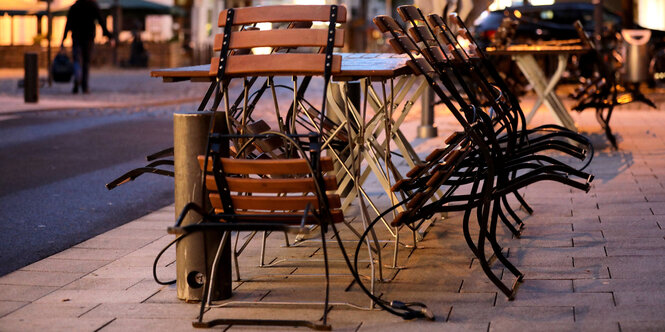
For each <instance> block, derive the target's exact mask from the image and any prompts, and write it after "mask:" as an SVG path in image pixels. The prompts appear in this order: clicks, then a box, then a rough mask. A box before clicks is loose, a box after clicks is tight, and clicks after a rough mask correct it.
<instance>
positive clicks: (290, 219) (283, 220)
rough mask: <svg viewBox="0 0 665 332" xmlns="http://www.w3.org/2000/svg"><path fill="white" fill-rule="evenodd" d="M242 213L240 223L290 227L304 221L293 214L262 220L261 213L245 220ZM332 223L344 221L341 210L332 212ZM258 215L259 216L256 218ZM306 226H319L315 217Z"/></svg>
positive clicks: (266, 217) (240, 213) (267, 214)
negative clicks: (287, 225) (277, 224)
mask: <svg viewBox="0 0 665 332" xmlns="http://www.w3.org/2000/svg"><path fill="white" fill-rule="evenodd" d="M223 212H224V211H223V210H221V209H215V213H223ZM243 214H244V213H242V212H239V213H238V216H239V218H238V219H237V221H238V222H248V223H251V222H255V223H280V224H289V225H299V224H300V222H301V220H302V215H298V214H297V213H296V214H291V213H265V218H261V216H260V215H261V214H260V213H257V214H255V213H247V214H253V215H255V216H252V217H247V218H243ZM330 214H331V217H332V221H333V222H334V223H340V222H342V221H344V213H343V212H342V211H341V210H332V211H330ZM256 215H258V216H256ZM305 224H307V225H312V224H318V221H317V220H316V219H315V218H313V217H308V218H307V219H306V221H305Z"/></svg>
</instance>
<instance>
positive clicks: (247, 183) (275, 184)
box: [206, 175, 337, 194]
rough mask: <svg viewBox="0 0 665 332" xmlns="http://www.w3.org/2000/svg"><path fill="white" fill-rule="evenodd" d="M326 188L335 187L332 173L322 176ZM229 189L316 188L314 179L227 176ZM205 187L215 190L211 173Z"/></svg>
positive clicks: (296, 190)
mask: <svg viewBox="0 0 665 332" xmlns="http://www.w3.org/2000/svg"><path fill="white" fill-rule="evenodd" d="M323 182H324V186H325V188H326V190H335V189H337V179H336V178H335V177H334V176H332V175H327V176H324V177H323ZM227 183H228V186H229V190H231V191H234V192H242V193H262V194H283V193H308V192H314V191H315V190H316V185H315V183H314V179H312V178H295V179H288V178H287V179H257V178H233V177H228V178H227ZM206 188H208V190H213V191H217V190H218V188H217V183H216V182H215V178H214V176H212V175H208V176H206Z"/></svg>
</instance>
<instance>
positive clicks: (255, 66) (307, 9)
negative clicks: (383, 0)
mask: <svg viewBox="0 0 665 332" xmlns="http://www.w3.org/2000/svg"><path fill="white" fill-rule="evenodd" d="M314 22H324V23H325V22H327V23H329V26H324V27H323V28H299V27H298V26H305V27H306V26H307V24H308V23H314ZM344 22H346V8H345V7H344V6H335V5H317V6H305V5H289V6H264V7H246V8H233V9H226V10H224V11H222V12H221V13H220V14H219V20H218V26H219V27H222V28H225V29H224V31H225V32H229V36H225V34H224V33H221V34H217V35H215V43H214V50H215V51H216V52H220V51H226V52H227V54H228V55H227V60H226V63H220V61H219V60H220V58H219V57H214V58H213V59H212V62H211V65H210V73H211V75H217V73H218V70H219V68H220V67H222V66H223V67H224V68H225V71H224V75H225V77H226V76H229V77H234V76H272V75H323V74H324V68H325V66H324V64H325V63H326V57H327V56H330V57H331V60H332V63H331V67H330V71H331V72H332V73H336V72H339V70H340V68H341V56H339V55H331V54H330V52H328V54H326V52H323V53H322V52H318V51H317V52H315V53H312V52H308V53H303V52H299V51H298V50H297V48H302V47H306V48H310V49H311V48H316V49H317V50H320V49H326V48H332V47H342V46H344V30H343V29H338V28H336V27H335V23H344ZM294 23H296V28H290V29H286V28H287V27H289V24H291V27H293V24H294ZM331 23H332V26H330V24H331ZM266 24H267V25H269V26H271V29H270V30H260V27H262V26H265V25H266ZM280 25H281V26H283V27H284V29H279V26H280ZM227 27H228V28H227ZM225 42H226V43H228V45H226V44H225ZM258 47H270V48H272V52H271V53H269V54H251V53H248V52H247V50H248V49H252V48H258ZM276 49H277V50H278V52H275V50H276ZM232 50H245V51H234V52H232ZM286 50H288V52H286Z"/></svg>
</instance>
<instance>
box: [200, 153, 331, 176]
mask: <svg viewBox="0 0 665 332" xmlns="http://www.w3.org/2000/svg"><path fill="white" fill-rule="evenodd" d="M204 160H205V157H204V156H199V157H198V161H199V166H200V167H201V168H203V161H204ZM320 163H321V171H322V172H329V171H332V170H333V169H334V168H333V161H332V158H331V157H321V161H320ZM222 166H223V167H224V172H226V173H228V174H267V175H296V174H298V175H302V174H310V170H309V166H307V160H305V159H234V158H222ZM207 171H208V172H212V158H209V159H208V170H207Z"/></svg>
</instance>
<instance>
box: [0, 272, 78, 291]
mask: <svg viewBox="0 0 665 332" xmlns="http://www.w3.org/2000/svg"><path fill="white" fill-rule="evenodd" d="M84 275H86V273H65V272H45V271H21V270H19V271H14V272H12V273H10V274H8V275H5V276H4V277H2V278H0V284H5V285H26V286H47V287H49V286H51V287H61V286H64V285H67V284H69V283H71V282H72V281H74V280H77V279H79V278H81V277H83V276H84Z"/></svg>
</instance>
